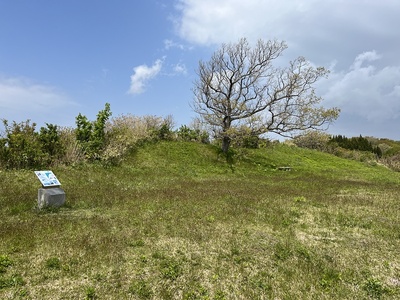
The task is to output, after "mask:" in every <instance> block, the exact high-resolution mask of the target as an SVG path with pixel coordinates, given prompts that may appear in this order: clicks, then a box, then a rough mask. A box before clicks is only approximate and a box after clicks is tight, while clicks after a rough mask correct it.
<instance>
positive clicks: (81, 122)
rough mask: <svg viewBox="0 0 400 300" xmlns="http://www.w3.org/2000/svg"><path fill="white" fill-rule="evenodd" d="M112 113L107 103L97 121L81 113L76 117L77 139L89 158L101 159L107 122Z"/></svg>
mask: <svg viewBox="0 0 400 300" xmlns="http://www.w3.org/2000/svg"><path fill="white" fill-rule="evenodd" d="M111 114H112V113H111V109H110V104H109V103H106V104H105V107H104V109H103V110H101V111H99V113H98V114H97V119H96V121H93V122H90V121H89V120H88V119H87V117H86V116H83V115H82V114H80V113H79V115H78V116H77V117H76V126H77V128H76V139H77V140H78V142H79V143H80V145H81V147H82V149H83V152H84V153H85V155H86V157H87V158H89V159H92V160H93V159H100V156H101V151H102V150H103V146H104V143H105V127H106V122H107V120H108V118H109V117H110V116H111Z"/></svg>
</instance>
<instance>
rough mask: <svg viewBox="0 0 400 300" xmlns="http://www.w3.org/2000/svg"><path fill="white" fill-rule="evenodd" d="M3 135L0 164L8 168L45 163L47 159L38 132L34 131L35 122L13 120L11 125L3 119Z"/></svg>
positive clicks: (0, 143)
mask: <svg viewBox="0 0 400 300" xmlns="http://www.w3.org/2000/svg"><path fill="white" fill-rule="evenodd" d="M3 125H4V128H5V136H4V137H3V138H1V142H0V147H1V149H0V160H1V165H2V166H3V167H5V168H9V169H22V168H26V169H30V168H39V167H41V166H43V165H45V164H46V163H47V161H48V159H49V157H48V154H46V153H45V152H44V151H43V149H42V145H41V142H40V139H39V134H38V133H37V132H35V128H36V123H30V120H27V121H25V122H20V123H17V122H15V121H13V123H12V124H11V125H9V124H8V121H7V120H3Z"/></svg>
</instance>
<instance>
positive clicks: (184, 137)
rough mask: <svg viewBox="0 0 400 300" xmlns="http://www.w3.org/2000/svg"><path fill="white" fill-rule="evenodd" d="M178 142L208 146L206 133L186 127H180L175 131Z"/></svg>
mask: <svg viewBox="0 0 400 300" xmlns="http://www.w3.org/2000/svg"><path fill="white" fill-rule="evenodd" d="M176 135H177V138H178V140H180V141H185V142H200V143H205V144H208V143H209V142H210V140H209V136H208V133H207V132H206V131H201V130H200V129H192V128H190V127H188V126H186V125H182V126H181V127H179V129H178V130H177V131H176Z"/></svg>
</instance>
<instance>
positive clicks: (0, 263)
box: [0, 255, 13, 273]
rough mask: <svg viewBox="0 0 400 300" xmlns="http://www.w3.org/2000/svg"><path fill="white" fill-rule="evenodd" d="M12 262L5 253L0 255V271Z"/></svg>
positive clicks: (4, 269) (3, 270)
mask: <svg viewBox="0 0 400 300" xmlns="http://www.w3.org/2000/svg"><path fill="white" fill-rule="evenodd" d="M12 264H13V262H12V261H11V259H9V258H8V256H7V255H0V273H5V272H6V269H7V268H8V267H9V266H11V265H12Z"/></svg>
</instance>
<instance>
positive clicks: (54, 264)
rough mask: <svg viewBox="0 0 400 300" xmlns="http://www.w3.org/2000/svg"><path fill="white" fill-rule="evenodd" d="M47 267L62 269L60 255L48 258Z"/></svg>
mask: <svg viewBox="0 0 400 300" xmlns="http://www.w3.org/2000/svg"><path fill="white" fill-rule="evenodd" d="M46 268H48V269H54V270H60V269H61V261H60V259H59V258H58V257H50V258H48V259H47V260H46Z"/></svg>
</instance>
